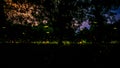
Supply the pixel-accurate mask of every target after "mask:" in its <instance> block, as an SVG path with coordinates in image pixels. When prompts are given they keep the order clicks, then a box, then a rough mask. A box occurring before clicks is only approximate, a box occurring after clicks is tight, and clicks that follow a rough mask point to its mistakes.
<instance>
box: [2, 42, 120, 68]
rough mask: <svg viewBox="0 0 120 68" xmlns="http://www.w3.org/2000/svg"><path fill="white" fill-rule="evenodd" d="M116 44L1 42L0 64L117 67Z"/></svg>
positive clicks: (15, 65) (117, 47)
mask: <svg viewBox="0 0 120 68" xmlns="http://www.w3.org/2000/svg"><path fill="white" fill-rule="evenodd" d="M119 51H120V46H119V45H117V44H116V45H115V44H114V45H113V44H112V45H111V44H94V45H81V46H80V45H70V46H61V47H60V46H57V45H35V44H34V45H33V44H1V45H0V63H1V65H3V66H8V67H9V66H14V67H17V68H18V67H23V66H24V65H25V66H26V67H34V68H36V67H41V65H45V66H50V65H53V66H55V65H58V67H59V66H61V65H63V64H66V65H69V66H76V67H84V68H85V67H95V68H104V67H106V68H107V67H111V66H114V67H115V66H119V61H120V59H119V57H120V56H119Z"/></svg>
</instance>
